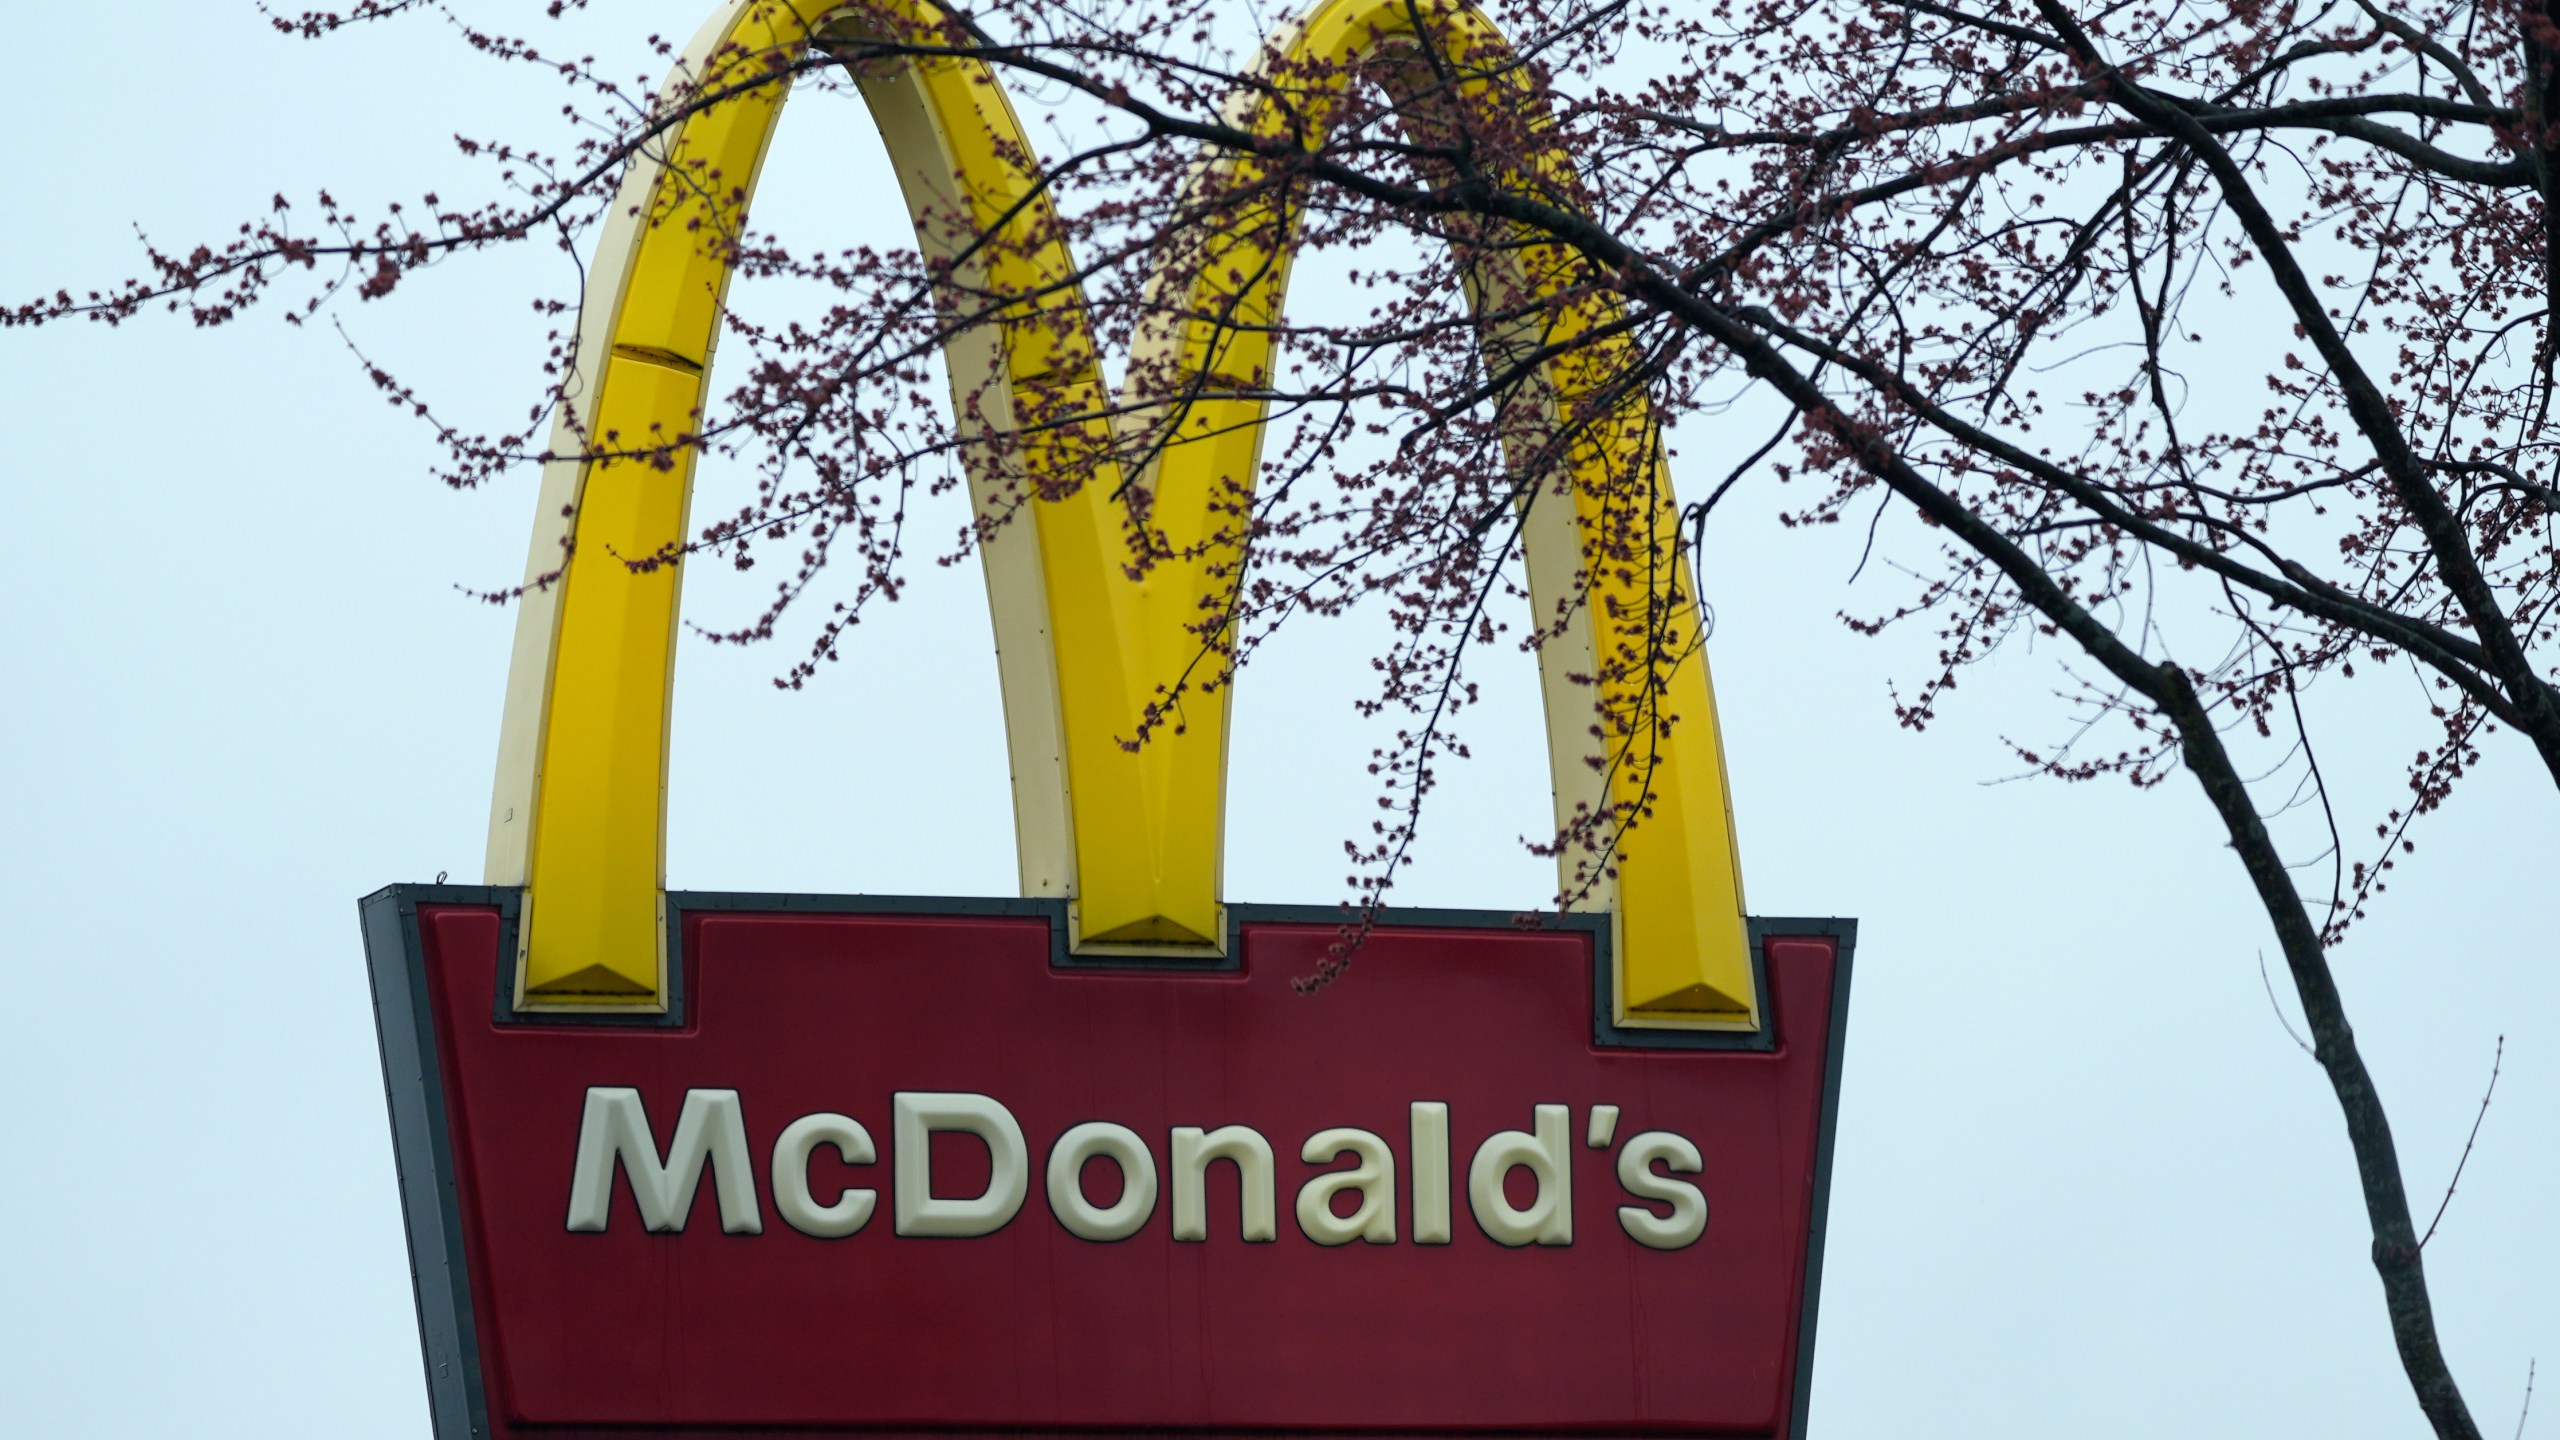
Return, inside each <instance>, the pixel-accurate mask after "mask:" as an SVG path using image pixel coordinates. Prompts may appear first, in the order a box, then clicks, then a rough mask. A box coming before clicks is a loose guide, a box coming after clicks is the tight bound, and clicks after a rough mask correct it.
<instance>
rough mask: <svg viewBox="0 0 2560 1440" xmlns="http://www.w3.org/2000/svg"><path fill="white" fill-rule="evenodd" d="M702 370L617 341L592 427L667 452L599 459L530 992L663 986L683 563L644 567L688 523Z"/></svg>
mask: <svg viewBox="0 0 2560 1440" xmlns="http://www.w3.org/2000/svg"><path fill="white" fill-rule="evenodd" d="M700 391H701V377H700V376H699V375H698V374H697V373H695V372H693V371H691V370H685V369H678V368H676V367H674V366H670V365H663V364H657V363H653V362H650V361H646V360H637V359H633V358H630V357H629V356H627V355H621V354H617V355H616V356H615V357H614V358H613V360H612V362H611V363H610V364H609V366H608V367H607V369H606V371H605V380H604V396H603V400H602V402H601V404H600V405H599V407H598V410H597V433H596V436H595V443H596V444H597V445H598V446H599V447H601V448H613V447H623V448H627V449H631V450H635V451H636V450H641V449H643V448H644V447H648V446H650V445H652V444H657V443H663V444H665V445H667V447H668V448H667V449H666V450H665V451H663V452H660V453H653V454H646V455H635V456H633V457H632V458H627V459H607V460H599V461H597V462H596V464H595V467H594V470H593V473H591V474H590V475H589V476H588V478H587V483H586V489H585V494H584V496H583V497H582V500H581V503H580V505H579V507H578V515H577V529H576V532H575V533H576V536H577V541H576V548H575V549H574V550H573V551H572V553H571V555H570V557H569V565H568V571H567V574H566V575H565V576H564V578H563V583H564V584H566V585H567V586H568V593H567V595H566V596H565V598H564V601H563V609H562V614H561V617H560V647H559V652H558V659H557V660H556V662H555V665H554V669H553V673H552V682H551V723H550V724H549V726H548V727H547V733H546V735H545V737H544V745H543V753H542V769H541V774H540V780H539V782H538V783H539V785H540V796H541V799H540V806H541V808H540V811H539V815H540V820H539V823H538V824H537V826H536V827H535V830H534V835H533V867H532V875H531V889H532V891H533V895H534V898H535V901H536V905H535V908H534V910H533V912H532V915H531V916H530V917H528V919H527V920H526V922H525V924H526V929H527V931H528V933H529V938H530V945H529V949H528V950H527V953H526V963H525V965H524V968H523V976H524V979H523V984H524V991H525V993H526V995H528V996H531V997H542V998H565V997H568V996H577V997H579V998H581V999H585V1000H588V1001H591V1002H592V1001H600V1000H611V999H614V998H616V997H628V998H629V999H630V1000H632V1001H635V1002H640V1003H651V1002H655V1001H656V999H657V997H658V993H659V990H660V985H659V950H660V938H659V935H658V930H657V908H658V907H657V895H658V885H659V854H660V849H661V844H660V839H661V834H662V826H663V824H664V813H665V805H664V803H663V800H664V795H665V777H666V751H667V703H666V697H667V695H668V693H669V692H668V685H669V681H670V680H671V679H672V678H673V674H672V672H673V666H674V660H675V646H674V630H675V620H676V600H677V590H678V587H677V580H678V578H679V576H680V575H681V574H682V567H680V566H677V565H674V564H661V565H658V566H656V567H655V568H650V569H645V570H637V571H635V570H634V569H633V568H632V564H631V563H630V562H633V561H646V560H648V559H650V558H651V557H653V556H659V555H662V554H663V553H665V552H666V551H667V549H668V547H670V546H672V545H674V544H676V543H678V542H680V541H681V540H682V539H683V536H684V521H685V504H686V492H687V491H688V490H689V489H690V486H689V484H688V482H689V481H690V479H691V478H692V474H693V451H692V449H691V447H689V446H679V445H676V444H674V442H675V441H676V440H677V438H678V437H679V436H681V435H683V434H684V433H685V432H686V431H687V429H688V428H689V424H688V417H689V416H690V415H691V413H692V411H693V409H694V407H695V405H696V404H697V403H698V397H699V395H700Z"/></svg>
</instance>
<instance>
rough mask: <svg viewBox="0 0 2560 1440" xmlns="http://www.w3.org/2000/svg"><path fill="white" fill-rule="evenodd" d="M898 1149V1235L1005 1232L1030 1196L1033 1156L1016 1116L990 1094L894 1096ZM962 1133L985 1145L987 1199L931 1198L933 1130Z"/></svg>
mask: <svg viewBox="0 0 2560 1440" xmlns="http://www.w3.org/2000/svg"><path fill="white" fill-rule="evenodd" d="M889 1129H890V1133H891V1135H892V1136H893V1137H894V1139H895V1142H896V1145H897V1147H898V1167H897V1168H898V1174H897V1178H896V1182H895V1183H896V1186H897V1196H898V1233H899V1234H901V1235H988V1234H993V1233H994V1232H996V1231H998V1230H1001V1229H1003V1228H1004V1227H1005V1222H1006V1221H1009V1220H1011V1219H1012V1218H1013V1215H1014V1212H1015V1211H1017V1210H1020V1209H1021V1208H1022V1197H1023V1196H1025V1195H1028V1194H1030V1193H1031V1155H1030V1151H1029V1149H1028V1148H1027V1147H1025V1146H1024V1145H1023V1143H1022V1127H1021V1126H1020V1125H1017V1124H1015V1123H1014V1119H1013V1112H1012V1111H1010V1110H1007V1109H1006V1108H1004V1107H1003V1106H1002V1105H999V1104H997V1103H996V1102H995V1101H993V1100H990V1099H988V1098H987V1097H986V1096H984V1095H969V1094H960V1093H945V1092H940V1091H924V1090H901V1091H899V1092H898V1093H897V1094H896V1095H894V1096H892V1097H890V1101H889ZM936 1130H959V1131H965V1132H966V1133H968V1134H971V1135H975V1136H977V1137H978V1138H979V1139H981V1140H984V1141H986V1142H987V1159H988V1173H987V1193H986V1194H984V1195H979V1196H976V1197H974V1198H971V1199H967V1200H948V1199H943V1198H941V1197H938V1196H936V1195H935V1194H934V1193H933V1132H934V1131H936Z"/></svg>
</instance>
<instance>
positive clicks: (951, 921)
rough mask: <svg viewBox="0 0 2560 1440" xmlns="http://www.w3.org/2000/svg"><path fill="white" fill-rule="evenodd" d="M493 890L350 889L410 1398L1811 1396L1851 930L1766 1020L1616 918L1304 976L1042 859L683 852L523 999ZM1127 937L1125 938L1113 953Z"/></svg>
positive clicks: (528, 1408) (1502, 921) (1436, 1428)
mask: <svg viewBox="0 0 2560 1440" xmlns="http://www.w3.org/2000/svg"><path fill="white" fill-rule="evenodd" d="M514 905H515V897H514V893H513V892H511V891H498V890H479V889H466V888H463V887H397V888H395V889H392V890H387V891H384V892H382V893H381V894H379V895H377V896H375V897H373V898H372V899H370V900H368V901H367V902H366V907H365V919H366V931H367V941H368V949H369V951H370V955H371V961H372V965H373V972H374V988H375V996H376V1002H377V1009H378V1011H379V1014H380V1018H381V1022H382V1036H383V1053H384V1063H385V1067H386V1073H387V1074H388V1076H389V1079H390V1091H391V1103H392V1116H393V1123H394V1130H395V1133H396V1136H397V1139H398V1142H399V1147H400V1154H401V1160H402V1170H403V1175H402V1180H403V1190H404V1197H405V1200H406V1203H407V1209H408V1215H409V1225H410V1236H411V1244H412V1253H413V1258H414V1260H415V1263H416V1269H417V1273H418V1289H419V1305H420V1314H421V1324H422V1328H423V1330H424V1332H425V1338H426V1344H427V1351H428V1376H429V1383H430V1388H431V1391H432V1392H433V1395H434V1399H435V1404H436V1410H437V1424H438V1430H439V1433H440V1434H444V1435H453V1436H464V1435H475V1436H497V1437H508V1436H529V1435H542V1436H635V1437H636V1436H642V1435H647V1436H673V1435H711V1434H719V1435H728V1434H757V1433H772V1434H795V1435H796V1434H844V1433H856V1432H860V1433H881V1432H890V1433H895V1432H901V1431H937V1432H948V1431H955V1430H956V1431H962V1432H971V1431H975V1432H1017V1433H1018V1432H1050V1431H1061V1430H1080V1431H1100V1432H1108V1433H1119V1432H1128V1431H1139V1430H1153V1431H1175V1432H1200V1431H1234V1430H1299V1431H1337V1430H1338V1431H1354V1430H1356V1431H1365V1432H1370V1433H1431V1432H1463V1433H1477V1432H1486V1431H1493V1432H1508V1433H1525V1434H1546V1433H1574V1434H1593V1433H1598V1434H1658V1433H1676V1434H1720V1435H1721V1434H1732V1435H1760V1436H1786V1435H1798V1434H1801V1433H1802V1428H1803V1423H1804V1404H1805V1391H1806V1383H1807V1376H1808V1372H1809V1366H1810V1345H1811V1336H1812V1330H1813V1303H1814V1295H1815V1291H1816V1283H1817V1280H1818V1277H1819V1270H1820V1263H1821V1259H1820V1257H1821V1243H1820V1242H1821V1226H1822V1215H1823V1204H1824V1198H1825V1190H1826V1187H1827V1171H1828V1153H1829V1146H1830V1117H1831V1114H1832V1109H1833V1105H1834V1102H1835V1098H1836V1095H1837V1088H1838V1078H1839V1065H1840V1037H1841V1034H1842V1030H1843V1022H1844V1019H1845V1012H1844V1006H1845V1002H1846V996H1847V980H1848V965H1849V938H1850V934H1849V927H1848V926H1847V925H1846V924H1845V923H1841V922H1827V921H1826V922H1808V923H1802V924H1790V923H1787V922H1755V926H1754V930H1755V937H1756V942H1757V949H1758V951H1759V958H1760V963H1761V967H1762V975H1761V985H1762V994H1763V995H1764V996H1765V997H1766V1002H1767V1011H1768V1014H1769V1016H1770V1023H1769V1025H1768V1026H1766V1027H1764V1029H1763V1031H1762V1032H1760V1033H1758V1034H1756V1035H1732V1034H1719V1033H1712V1032H1683V1031H1619V1030H1616V1029H1615V1028H1613V1027H1611V1026H1610V1025H1608V1024H1607V1023H1605V1020H1604V1019H1595V1015H1597V1016H1601V1017H1605V1016H1606V1014H1607V1010H1606V1007H1605V1005H1602V1006H1600V1007H1599V1008H1598V1009H1596V1010H1595V1004H1596V1002H1597V1000H1598V999H1599V997H1602V996H1603V995H1604V994H1605V990H1604V987H1605V984H1606V980H1607V968H1608V967H1607V957H1606V954H1605V943H1606V931H1605V929H1604V928H1602V927H1601V926H1599V925H1598V924H1591V925H1582V924H1563V923H1559V922H1557V921H1556V920H1555V919H1553V917H1550V918H1549V919H1548V920H1547V921H1546V923H1545V925H1544V926H1542V927H1539V928H1524V927H1523V926H1521V925H1519V924H1516V923H1513V922H1512V920H1511V919H1510V917H1497V916H1487V915H1476V914H1465V915H1451V914H1417V915H1411V916H1407V917H1402V918H1400V919H1398V920H1396V922H1395V923H1391V924H1388V925H1385V926H1383V927H1381V928H1380V929H1379V930H1377V931H1376V932H1375V933H1373V934H1372V935H1371V936H1370V937H1369V938H1368V939H1367V940H1366V942H1365V944H1364V945H1363V946H1362V948H1361V949H1360V951H1359V952H1358V955H1357V960H1356V964H1355V965H1354V966H1353V968H1352V970H1351V971H1350V972H1349V974H1348V975H1347V977H1346V978H1345V979H1344V980H1343V981H1342V982H1341V983H1339V984H1337V985H1335V986H1334V987H1332V988H1330V989H1327V990H1326V991H1324V992H1322V993H1320V994H1318V995H1316V996H1313V997H1308V996H1303V995H1301V994H1299V993H1297V991H1296V989H1295V988H1294V987H1293V986H1292V984H1291V982H1292V980H1293V979H1296V978H1298V977H1301V976H1304V975H1306V974H1308V973H1309V972H1311V971H1312V970H1313V969H1314V968H1315V966H1316V963H1317V961H1318V959H1319V958H1320V957H1321V956H1322V954H1323V953H1324V951H1325V948H1326V946H1327V945H1328V944H1329V943H1331V942H1332V941H1333V940H1334V939H1335V937H1336V935H1337V934H1338V923H1339V922H1338V920H1336V919H1334V918H1332V917H1331V916H1330V915H1328V914H1326V913H1324V912H1282V911H1257V910H1255V909H1252V908H1251V907H1237V911H1236V913H1237V916H1238V920H1237V934H1236V936H1235V937H1234V939H1233V940H1232V941H1231V943H1230V945H1229V956H1230V959H1229V960H1228V961H1227V962H1226V964H1225V966H1224V968H1219V969H1204V968H1180V969H1177V968H1152V969H1134V968H1132V969H1107V968H1101V967H1099V966H1097V965H1096V964H1094V963H1093V962H1090V961H1083V960H1076V959H1071V958H1070V957H1067V956H1066V955H1065V953H1064V949H1063V946H1062V945H1061V944H1060V943H1059V940H1058V935H1059V934H1060V932H1061V928H1062V923H1063V921H1062V916H1060V915H1058V914H1055V913H1052V912H1053V909H1054V907H1049V906H1045V905H1043V904H1042V903H1040V902H1033V901H995V902H968V901H956V902H931V901H911V902H881V901H856V900H847V901H821V900H810V899H806V898H803V897H788V898H786V897H778V896H763V897H712V896H685V895H671V896H670V897H669V909H670V915H671V924H672V925H673V926H674V927H675V931H674V939H675V942H676V946H675V951H674V954H675V957H676V961H677V964H676V967H675V968H676V971H677V973H678V975H679V976H680V984H681V989H680V992H679V995H678V1005H677V1009H676V1012H675V1013H674V1014H671V1015H669V1016H665V1017H652V1018H651V1019H650V1020H648V1021H638V1022H635V1021H631V1020H624V1019H619V1018H616V1019H610V1020H599V1019H589V1018H586V1017H577V1018H575V1019H565V1020H564V1019H563V1018H561V1017H558V1016H524V1017H517V1016H515V1015H513V1014H512V1013H511V1011H510V1010H509V1008H508V1003H507V1002H508V997H509V996H510V995H511V993H512V987H511V985H510V983H509V982H510V980H511V979H512V977H511V975H509V974H508V973H506V964H505V963H504V961H502V957H510V956H512V955H513V954H514V945H513V939H512V929H513V924H514V920H513V912H514ZM1124 963H1134V962H1124Z"/></svg>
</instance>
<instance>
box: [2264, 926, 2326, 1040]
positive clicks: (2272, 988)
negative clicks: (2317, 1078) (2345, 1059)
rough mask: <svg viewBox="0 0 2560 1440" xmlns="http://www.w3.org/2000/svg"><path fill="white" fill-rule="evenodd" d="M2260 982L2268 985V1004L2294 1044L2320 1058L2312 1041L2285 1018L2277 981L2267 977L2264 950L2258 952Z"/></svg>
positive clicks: (2277, 1021)
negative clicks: (2277, 991)
mask: <svg viewBox="0 0 2560 1440" xmlns="http://www.w3.org/2000/svg"><path fill="white" fill-rule="evenodd" d="M2258 983H2259V984H2260V985H2263V986H2265V987H2266V989H2267V1006H2268V1008H2269V1009H2271V1010H2273V1011H2275V1012H2276V1023H2277V1024H2279V1025H2281V1026H2283V1027H2284V1033H2285V1034H2286V1035H2287V1036H2289V1037H2291V1038H2292V1040H2293V1043H2294V1044H2296V1045H2299V1046H2301V1047H2302V1053H2303V1054H2305V1055H2309V1056H2311V1058H2312V1059H2314V1060H2317V1059H2319V1058H2320V1057H2319V1056H2318V1055H2317V1054H2314V1053H2313V1051H2312V1049H2311V1042H2309V1041H2307V1040H2305V1039H2303V1038H2302V1037H2301V1036H2300V1035H2299V1034H2296V1033H2295V1031H2294V1028H2293V1022H2292V1021H2291V1020H2288V1019H2286V1018H2285V1013H2284V1006H2282V1005H2280V1004H2278V1003H2276V982H2274V981H2273V980H2270V979H2268V978H2267V952H2266V951H2264V950H2261V951H2259V952H2258Z"/></svg>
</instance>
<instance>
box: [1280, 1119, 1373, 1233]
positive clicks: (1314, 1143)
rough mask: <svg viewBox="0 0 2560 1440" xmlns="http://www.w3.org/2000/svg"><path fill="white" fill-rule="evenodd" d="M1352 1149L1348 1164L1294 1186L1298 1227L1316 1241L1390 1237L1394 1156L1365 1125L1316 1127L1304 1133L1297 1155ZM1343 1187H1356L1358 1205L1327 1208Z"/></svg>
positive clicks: (1324, 1155)
mask: <svg viewBox="0 0 2560 1440" xmlns="http://www.w3.org/2000/svg"><path fill="white" fill-rule="evenodd" d="M1346 1154H1348V1155H1357V1156H1359V1157H1360V1163H1359V1164H1357V1165H1355V1166H1353V1167H1351V1168H1350V1169H1348V1170H1330V1171H1327V1172H1325V1173H1324V1174H1322V1175H1318V1176H1316V1177H1315V1178H1313V1179H1311V1180H1309V1181H1308V1182H1307V1183H1306V1184H1305V1185H1303V1186H1301V1187H1299V1190H1298V1228H1299V1229H1301V1230H1304V1231H1306V1232H1307V1238H1308V1239H1310V1240H1313V1241H1314V1242H1316V1243H1317V1244H1319V1245H1348V1244H1350V1243H1351V1242H1352V1241H1354V1240H1366V1241H1368V1242H1369V1243H1370V1244H1372V1245H1392V1244H1394V1243H1395V1241H1396V1157H1395V1152H1394V1151H1391V1150H1389V1149H1388V1148H1387V1142H1386V1141H1384V1140H1381V1139H1379V1138H1378V1137H1377V1136H1375V1135H1372V1134H1370V1133H1369V1132H1368V1131H1366V1130H1319V1131H1317V1132H1316V1133H1315V1134H1313V1135H1310V1136H1308V1137H1307V1144H1306V1148H1305V1149H1303V1150H1300V1151H1299V1152H1298V1158H1299V1159H1301V1160H1304V1161H1306V1162H1307V1163H1308V1164H1311V1165H1312V1164H1316V1163H1319V1162H1321V1161H1326V1160H1333V1159H1338V1158H1340V1157H1341V1156H1343V1155H1346ZM1345 1190H1357V1191H1359V1192H1360V1208H1359V1209H1357V1210H1354V1211H1353V1212H1351V1213H1350V1214H1349V1215H1347V1216H1344V1215H1336V1214H1334V1213H1333V1197H1334V1196H1336V1195H1338V1194H1341V1193H1342V1192H1343V1191H1345Z"/></svg>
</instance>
